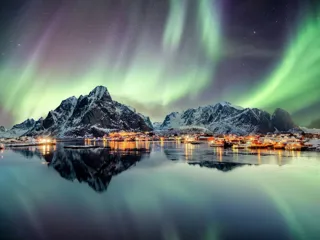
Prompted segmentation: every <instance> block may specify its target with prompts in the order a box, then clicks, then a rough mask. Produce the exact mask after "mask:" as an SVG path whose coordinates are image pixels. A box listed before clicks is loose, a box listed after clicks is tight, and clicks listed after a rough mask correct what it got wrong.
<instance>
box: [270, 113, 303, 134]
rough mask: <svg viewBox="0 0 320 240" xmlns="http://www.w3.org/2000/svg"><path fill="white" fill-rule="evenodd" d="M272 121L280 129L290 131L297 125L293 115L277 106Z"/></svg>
mask: <svg viewBox="0 0 320 240" xmlns="http://www.w3.org/2000/svg"><path fill="white" fill-rule="evenodd" d="M271 121H272V123H273V125H274V127H275V128H276V129H277V130H278V131H288V130H290V129H293V128H296V127H297V125H296V124H294V122H293V120H292V118H291V115H290V114H289V113H288V112H287V111H286V110H283V109H281V108H277V109H276V110H275V111H274V113H273V114H272V117H271Z"/></svg>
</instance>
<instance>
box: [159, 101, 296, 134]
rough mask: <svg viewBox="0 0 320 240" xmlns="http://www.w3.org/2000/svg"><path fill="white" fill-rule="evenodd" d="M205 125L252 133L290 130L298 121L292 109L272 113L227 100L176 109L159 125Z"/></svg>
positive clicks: (216, 129)
mask: <svg viewBox="0 0 320 240" xmlns="http://www.w3.org/2000/svg"><path fill="white" fill-rule="evenodd" d="M195 126H198V127H204V128H207V129H209V130H211V131H213V132H214V133H217V134H229V133H230V134H240V135H244V134H249V133H268V132H274V131H276V130H279V131H288V130H290V129H292V128H294V127H296V125H295V124H294V123H293V121H292V119H291V116H290V115H289V113H287V112H285V111H284V110H276V112H275V113H274V114H273V116H272V117H271V115H270V114H269V113H268V112H265V111H263V110H260V109H257V108H241V107H237V106H233V105H232V104H231V103H228V102H221V103H217V104H215V105H208V106H204V107H199V108H196V109H188V110H186V111H183V112H181V113H179V112H173V113H171V114H169V115H167V116H166V118H165V119H164V121H163V123H162V124H161V126H160V129H163V130H166V129H171V128H180V127H195Z"/></svg>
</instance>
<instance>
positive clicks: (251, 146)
mask: <svg viewBox="0 0 320 240" xmlns="http://www.w3.org/2000/svg"><path fill="white" fill-rule="evenodd" d="M248 148H249V149H262V148H268V145H267V144H264V143H262V142H258V141H253V142H251V143H250V144H249V145H248Z"/></svg>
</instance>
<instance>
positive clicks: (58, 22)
mask: <svg viewBox="0 0 320 240" xmlns="http://www.w3.org/2000/svg"><path fill="white" fill-rule="evenodd" d="M77 4H78V5H76V7H78V8H79V9H82V10H83V9H85V12H88V14H89V16H90V17H91V18H93V22H94V21H96V22H98V23H99V21H102V20H101V19H100V18H103V17H104V15H103V14H102V13H103V10H100V11H101V12H99V10H97V6H94V7H93V6H90V5H89V4H88V3H86V2H85V1H80V3H77ZM79 4H80V5H79ZM100 4H101V6H100V9H106V8H107V6H105V5H104V4H105V3H103V1H102V2H100ZM73 7H75V6H74V5H72V4H71V3H70V4H69V5H66V6H63V11H61V10H60V11H57V13H56V14H55V15H53V16H52V17H51V18H50V19H49V21H48V22H49V23H50V24H47V25H45V24H43V25H41V23H39V22H41V21H39V20H37V21H35V22H36V23H35V22H31V23H30V21H26V19H29V18H30V15H31V14H33V15H36V14H35V12H34V11H35V10H34V9H36V6H34V5H32V4H31V5H30V7H29V8H26V9H25V14H24V15H22V16H21V17H19V19H18V21H17V22H16V23H15V25H13V26H11V27H10V29H11V32H9V33H8V34H7V35H8V36H9V37H8V39H12V38H14V39H17V40H16V41H17V43H19V44H18V45H19V46H14V47H11V48H10V49H9V50H10V54H7V55H8V58H6V60H5V61H2V63H0V64H1V65H0V78H1V84H2V88H1V89H0V106H1V107H2V108H3V109H4V110H5V111H6V112H8V113H10V114H12V115H13V119H14V121H15V122H21V121H23V120H25V119H26V118H28V117H34V118H39V117H41V116H45V115H46V114H47V112H48V111H49V110H52V109H55V108H56V107H57V106H58V105H59V104H60V102H61V100H63V99H65V98H67V97H70V96H72V95H74V96H77V97H78V96H80V95H81V94H87V93H88V92H89V91H90V90H91V89H93V88H94V87H95V86H97V85H104V86H107V88H108V90H109V91H110V93H111V95H112V96H113V97H114V98H115V99H116V100H118V101H121V102H123V103H125V104H128V105H131V106H133V107H137V106H143V105H148V106H147V107H146V109H147V110H146V109H145V110H146V111H149V113H150V111H151V112H152V111H154V112H156V109H157V108H158V106H161V107H163V106H167V105H168V104H170V103H172V102H174V101H177V100H179V99H181V98H182V97H185V96H190V97H195V96H196V95H197V94H198V93H199V92H200V91H201V90H203V89H204V88H205V87H206V86H207V85H208V84H210V82H211V81H212V79H213V76H214V72H215V71H214V69H215V65H216V63H217V61H218V59H219V53H218V52H219V51H218V50H219V49H220V37H219V36H220V35H221V34H220V33H219V31H220V27H219V19H218V14H217V9H216V8H217V7H218V6H216V5H214V4H212V1H209V0H201V1H198V2H197V3H195V2H193V1H188V0H171V1H170V4H169V5H168V7H169V13H168V15H167V17H166V18H167V19H166V24H165V25H164V31H163V32H160V31H159V30H157V29H158V26H156V25H155V23H154V22H155V20H154V17H155V15H154V14H153V15H152V13H150V14H149V15H147V17H146V19H143V21H142V20H141V19H139V17H140V15H141V12H140V10H139V4H137V6H136V7H135V8H132V6H131V5H130V6H128V7H129V9H130V11H129V13H128V14H127V20H128V21H127V22H126V24H127V26H126V28H125V30H126V32H125V34H124V35H121V34H123V33H122V32H120V30H118V29H119V28H120V27H121V25H120V23H119V25H117V24H115V26H113V25H110V26H108V29H106V30H105V35H104V36H102V37H101V36H98V37H100V40H101V39H102V40H101V41H100V42H98V43H95V46H94V48H93V49H91V51H89V54H88V53H87V52H85V50H86V48H90V47H87V45H88V44H87V43H86V44H87V45H81V44H82V42H81V39H82V38H84V37H83V36H82V35H83V34H84V33H85V31H88V30H83V26H84V25H86V24H88V23H86V22H85V20H84V17H83V13H81V11H80V13H79V12H74V11H69V9H73ZM132 9H133V10H132ZM150 11H151V12H152V9H151V10H150ZM153 11H154V9H153ZM191 13H192V14H191ZM90 14H91V15H90ZM188 14H189V15H190V16H189V15H188ZM110 15H111V13H110ZM110 15H109V17H111V16H110ZM87 17H88V16H87ZM186 19H188V21H191V22H192V23H193V26H192V27H190V26H188V29H186V28H185V23H186ZM114 22H115V23H117V22H121V21H119V19H115V21H114ZM22 23H23V24H22ZM21 25H22V26H21ZM137 26H139V29H137ZM17 29H23V30H18V31H17ZM210 29H212V30H210ZM70 31H71V32H70ZM155 31H157V32H156V33H155ZM16 32H19V33H16ZM64 32H66V33H64ZM100 32H101V31H100ZM100 32H98V31H97V32H93V33H96V34H100ZM13 33H14V34H13ZM25 33H28V34H25ZM69 34H73V36H74V37H73V39H75V40H74V41H73V42H72V41H70V37H69ZM88 35H90V34H88ZM91 35H92V34H91ZM154 35H155V37H153V36H154ZM39 36H41V37H39ZM78 36H80V37H79V38H77V37H78ZM81 37H82V38H81ZM94 37H96V36H94ZM98 37H96V38H97V39H98ZM103 38H105V40H104V39H103ZM158 39H160V42H159V40H158ZM90 41H91V40H90ZM20 42H21V44H20ZM20 45H21V46H20ZM110 56H112V57H110ZM64 63H66V64H64ZM195 79H196V84H195ZM148 108H149V109H148ZM150 108H151V109H150ZM138 111H141V109H139V107H138ZM144 113H145V112H144ZM161 114H163V113H161Z"/></svg>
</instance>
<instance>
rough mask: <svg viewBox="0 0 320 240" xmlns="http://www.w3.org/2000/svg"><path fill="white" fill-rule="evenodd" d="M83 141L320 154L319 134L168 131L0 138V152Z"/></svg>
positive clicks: (85, 144) (89, 143) (86, 142)
mask: <svg viewBox="0 0 320 240" xmlns="http://www.w3.org/2000/svg"><path fill="white" fill-rule="evenodd" d="M65 141H69V142H70V141H84V146H86V148H90V146H97V144H96V143H99V142H103V143H106V142H140V141H147V142H157V141H159V142H173V141H176V142H179V143H183V144H192V145H200V144H205V143H207V144H209V146H210V147H220V148H233V149H275V150H290V151H320V135H319V134H305V133H279V134H266V135H261V134H252V135H246V136H238V135H233V134H226V135H214V134H207V133H188V134H185V133H183V134H179V133H174V134H171V133H170V132H165V133H161V132H126V131H119V132H110V133H109V134H106V135H104V136H103V137H93V136H85V137H76V138H71V139H70V138H60V139H59V138H57V139H55V138H51V137H20V138H7V139H0V149H3V148H6V147H24V146H47V145H56V144H57V142H65Z"/></svg>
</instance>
